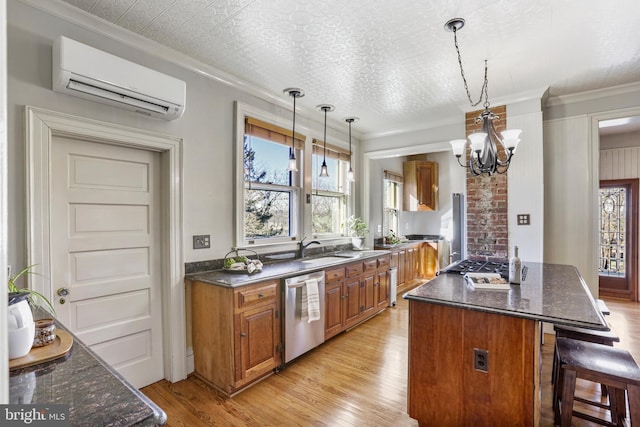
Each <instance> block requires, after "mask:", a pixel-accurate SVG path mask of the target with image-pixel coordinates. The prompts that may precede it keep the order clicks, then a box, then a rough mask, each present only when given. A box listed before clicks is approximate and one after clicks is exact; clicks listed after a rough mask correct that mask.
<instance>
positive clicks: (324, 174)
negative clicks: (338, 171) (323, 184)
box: [320, 162, 329, 178]
mask: <svg viewBox="0 0 640 427" xmlns="http://www.w3.org/2000/svg"><path fill="white" fill-rule="evenodd" d="M320 177H321V178H328V177H329V171H328V170H327V162H322V167H320Z"/></svg>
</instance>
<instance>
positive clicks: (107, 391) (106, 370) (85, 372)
mask: <svg viewBox="0 0 640 427" xmlns="http://www.w3.org/2000/svg"><path fill="white" fill-rule="evenodd" d="M56 326H57V327H58V328H61V326H60V325H59V323H58V322H56ZM65 330H66V329H65ZM72 335H73V334H72ZM9 402H10V403H17V404H34V405H40V404H60V405H69V424H70V425H72V426H106V425H109V426H115V427H119V426H132V425H136V426H147V425H148V426H151V425H163V424H165V423H166V421H167V416H166V414H165V413H164V411H163V410H162V409H160V408H159V407H158V406H157V405H156V404H155V403H153V402H152V401H151V400H150V399H149V398H148V397H146V396H145V395H144V394H142V393H141V392H140V391H138V390H136V389H135V388H134V387H133V386H132V385H130V384H129V383H128V382H127V381H126V380H125V379H124V378H123V377H122V376H121V375H120V374H119V373H118V372H117V371H115V370H114V369H113V368H111V367H110V366H109V365H107V364H106V363H105V362H104V361H102V359H100V358H99V357H98V356H97V355H96V354H95V353H94V352H93V351H92V350H91V349H89V348H88V347H87V346H85V345H84V344H83V343H82V342H81V341H80V340H79V339H78V338H77V337H76V336H73V346H72V347H71V350H70V351H69V352H68V353H67V354H66V356H64V357H62V358H59V359H55V360H52V361H50V362H44V363H41V364H38V365H34V366H30V367H25V368H19V369H16V370H12V371H10V373H9Z"/></svg>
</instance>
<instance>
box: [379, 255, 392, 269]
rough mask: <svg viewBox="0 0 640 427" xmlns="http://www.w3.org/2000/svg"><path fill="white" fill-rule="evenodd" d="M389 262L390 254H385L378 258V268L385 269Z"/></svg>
mask: <svg viewBox="0 0 640 427" xmlns="http://www.w3.org/2000/svg"><path fill="white" fill-rule="evenodd" d="M390 264H391V255H385V256H383V257H380V258H378V268H379V269H381V270H386V269H387V268H389V265H390Z"/></svg>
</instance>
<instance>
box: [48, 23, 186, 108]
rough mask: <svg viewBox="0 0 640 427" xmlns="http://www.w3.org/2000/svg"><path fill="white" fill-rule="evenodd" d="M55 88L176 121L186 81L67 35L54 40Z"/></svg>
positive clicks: (182, 102) (69, 93)
mask: <svg viewBox="0 0 640 427" xmlns="http://www.w3.org/2000/svg"><path fill="white" fill-rule="evenodd" d="M53 90H54V91H56V92H60V93H66V94H68V95H74V96H78V97H80V98H85V99H90V100H92V101H96V102H101V103H104V104H109V105H115V106H117V107H121V108H126V109H128V110H133V111H136V112H138V113H142V114H145V115H147V116H151V117H156V118H160V119H164V120H174V119H177V118H178V117H180V116H181V115H182V113H183V112H184V106H185V99H186V84H185V82H183V81H182V80H178V79H176V78H174V77H171V76H167V75H166V74H162V73H159V72H157V71H155V70H152V69H150V68H147V67H143V66H142V65H138V64H136V63H133V62H130V61H127V60H125V59H122V58H119V57H117V56H114V55H111V54H109V53H106V52H103V51H101V50H98V49H95V48H93V47H91V46H87V45H84V44H82V43H79V42H77V41H75V40H71V39H69V38H66V37H62V36H61V37H58V38H57V39H56V40H55V41H54V43H53Z"/></svg>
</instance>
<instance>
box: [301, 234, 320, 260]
mask: <svg viewBox="0 0 640 427" xmlns="http://www.w3.org/2000/svg"><path fill="white" fill-rule="evenodd" d="M306 238H307V236H304V237H303V238H302V240H300V241H299V242H298V258H304V250H305V249H307V247H308V246H309V245H313V244H316V245H321V244H322V243H320V242H319V241H317V240H312V241H310V242H309V243H307V244H306V245H305V244H304V239H306Z"/></svg>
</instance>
